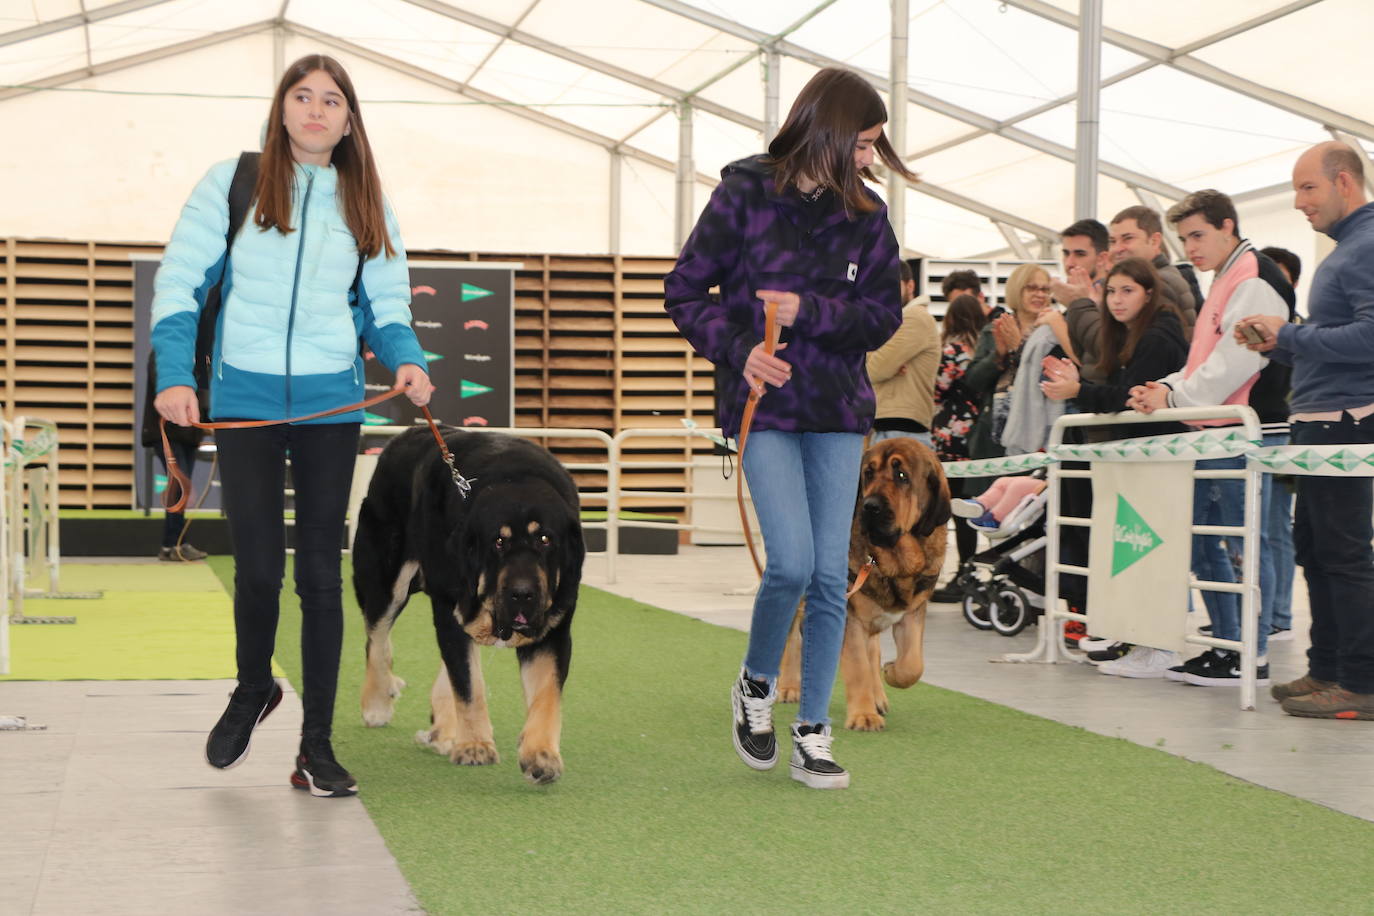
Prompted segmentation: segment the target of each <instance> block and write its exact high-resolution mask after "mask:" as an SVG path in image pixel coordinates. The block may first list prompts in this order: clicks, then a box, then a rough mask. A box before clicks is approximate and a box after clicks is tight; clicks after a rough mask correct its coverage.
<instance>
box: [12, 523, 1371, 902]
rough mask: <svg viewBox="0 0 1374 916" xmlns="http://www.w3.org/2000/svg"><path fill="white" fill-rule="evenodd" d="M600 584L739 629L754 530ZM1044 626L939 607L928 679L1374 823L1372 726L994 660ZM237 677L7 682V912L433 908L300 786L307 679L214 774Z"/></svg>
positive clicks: (337, 805) (369, 841)
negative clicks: (1007, 626) (13, 725)
mask: <svg viewBox="0 0 1374 916" xmlns="http://www.w3.org/2000/svg"><path fill="white" fill-rule="evenodd" d="M951 568H952V567H951ZM584 581H585V582H586V583H587V584H589V585H593V586H597V587H601V588H605V589H607V590H609V591H612V592H614V593H616V594H620V595H624V596H626V597H630V598H634V599H636V600H640V601H644V602H646V603H648V604H653V605H656V606H658V607H665V608H667V609H668V610H671V611H675V612H678V613H683V614H688V615H691V616H693V617H697V618H699V619H702V620H705V621H708V622H710V623H714V624H718V625H720V626H728V627H734V628H736V629H740V630H747V629H748V625H749V613H750V608H751V607H752V602H753V588H754V585H755V577H754V571H753V568H752V566H751V565H750V562H749V558H748V554H747V553H746V552H745V550H744V549H743V548H742V547H690V546H689V547H683V548H682V549H681V551H680V553H679V554H678V555H677V556H622V557H620V558H619V562H618V568H617V576H616V581H615V582H614V583H610V582H608V581H607V575H606V563H605V560H604V558H602V557H592V558H589V559H588V561H587V566H586V574H585V576H584ZM1299 593H1300V596H1299V600H1298V605H1299V607H1298V608H1297V617H1298V619H1297V627H1296V629H1297V630H1298V631H1299V632H1300V634H1305V632H1306V624H1307V615H1306V608H1305V606H1304V604H1303V601H1302V599H1301V593H1302V586H1301V583H1300V582H1299ZM1034 639H1035V629H1034V628H1031V629H1029V630H1027V631H1026V632H1025V633H1022V634H1020V635H1019V636H1016V637H1013V638H1010V639H1008V638H1004V637H1001V636H998V635H996V634H995V633H991V632H980V631H977V630H974V629H973V628H971V627H970V626H969V625H968V624H967V623H965V622H964V619H963V616H962V615H961V614H960V613H959V612H958V610H957V609H956V608H954V607H953V606H933V608H932V611H931V614H930V619H929V623H928V626H927V629H926V659H927V667H926V677H925V680H926V681H927V682H928V683H931V684H934V685H936V686H939V687H945V688H949V689H952V690H957V691H960V692H963V693H967V694H970V695H973V696H977V697H981V698H983V699H986V700H989V701H992V702H995V703H1000V704H1003V705H1006V706H1010V707H1012V708H1015V709H1020V710H1024V711H1026V712H1029V713H1033V714H1035V715H1040V716H1044V717H1046V718H1049V719H1052V720H1055V721H1059V722H1064V723H1066V724H1069V725H1076V726H1081V727H1083V728H1085V729H1088V730H1090V731H1094V732H1098V733H1100V734H1104V735H1110V736H1114V737H1121V738H1125V739H1127V740H1130V741H1134V742H1136V743H1138V744H1141V745H1144V746H1147V747H1151V748H1156V749H1158V750H1161V751H1164V752H1167V753H1171V754H1176V755H1179V756H1182V757H1186V758H1188V759H1191V760H1196V761H1200V762H1202V763H1205V764H1208V765H1211V766H1214V767H1216V768H1217V769H1219V770H1222V771H1224V772H1227V773H1231V774H1233V775H1235V776H1238V777H1240V778H1242V779H1246V780H1249V781H1251V782H1254V783H1257V784H1259V785H1263V786H1267V787H1270V788H1273V789H1276V790H1278V791H1281V792H1286V793H1289V794H1292V795H1295V796H1298V797H1301V798H1305V799H1309V800H1311V801H1313V802H1317V803H1319V804H1323V805H1327V806H1329V807H1331V808H1334V809H1336V810H1339V811H1344V812H1346V813H1348V814H1351V815H1354V816H1357V817H1362V818H1366V819H1370V820H1374V767H1370V766H1369V761H1370V759H1372V755H1374V723H1367V722H1335V721H1322V720H1307V719H1296V718H1293V717H1291V716H1286V715H1284V714H1283V713H1282V712H1281V711H1280V710H1279V708H1278V705H1277V704H1275V703H1273V702H1272V701H1270V700H1269V699H1268V697H1267V693H1265V692H1264V691H1261V699H1260V703H1259V708H1258V709H1256V710H1254V711H1250V712H1244V711H1241V710H1240V709H1239V706H1238V697H1237V695H1236V691H1235V690H1234V689H1229V688H1217V689H1206V688H1200V687H1189V686H1186V685H1183V684H1178V683H1174V682H1170V681H1158V680H1153V681H1142V680H1125V679H1121V678H1113V677H1104V676H1102V675H1099V674H1098V673H1097V672H1096V670H1095V669H1093V668H1090V667H1088V666H1086V665H1082V664H1074V663H1064V664H1057V665H1038V664H1004V663H997V662H996V661H994V660H995V659H1000V657H1001V655H1002V654H1003V653H1006V652H1012V651H1028V650H1029V649H1030V648H1031V647H1032V644H1033V641H1034ZM1305 649H1306V643H1305V639H1304V637H1303V636H1302V635H1299V637H1298V638H1297V639H1295V640H1294V641H1292V642H1282V643H1275V644H1274V645H1273V646H1272V647H1271V651H1270V664H1271V667H1272V669H1273V675H1274V677H1275V678H1276V679H1287V678H1290V677H1296V676H1298V675H1299V674H1301V673H1302V672H1303V671H1304V670H1305V665H1304V651H1305ZM887 651H888V652H889V653H890V652H891V646H890V645H889V646H888V649H887ZM231 687H232V684H231V683H230V682H228V681H64V682H23V681H19V682H4V683H0V715H6V714H8V715H23V716H25V717H27V719H28V721H29V722H30V724H41V725H46V726H47V728H46V730H42V731H0V862H3V863H4V866H3V867H2V868H0V914H5V916H10V914H15V916H22V914H33V916H69V914H94V916H107V914H108V916H116V914H140V916H142V914H147V913H158V912H177V913H188V914H196V916H201V914H205V916H221V914H223V916H243V914H279V913H330V914H341V916H351V914H358V916H377V914H382V916H385V914H393V913H418V912H421V910H420V907H419V905H418V904H417V903H416V901H415V899H414V897H413V895H412V894H411V892H410V889H409V887H408V886H407V884H406V882H405V880H404V878H403V877H402V876H401V873H400V870H399V869H398V867H397V865H396V862H395V860H394V859H393V858H392V857H391V854H390V853H389V852H388V851H387V849H386V846H385V844H384V843H383V842H382V839H381V836H380V835H379V834H378V832H377V830H376V827H375V826H374V825H373V823H372V821H371V820H370V819H369V817H368V816H367V812H366V811H365V809H364V808H363V806H362V804H361V803H360V801H359V800H358V799H356V798H353V799H316V798H311V797H309V796H308V795H306V794H305V793H302V792H296V791H293V790H291V789H289V788H287V783H286V778H287V775H288V773H289V772H290V768H291V760H292V758H293V756H294V754H295V746H296V741H297V732H298V723H299V722H300V703H299V699H298V698H297V697H296V695H295V694H294V693H293V692H290V691H289V690H288V692H287V694H286V698H285V699H284V701H283V703H282V706H281V708H280V709H278V710H277V711H276V712H275V713H274V714H273V716H272V717H271V718H269V719H268V720H267V721H266V722H265V723H264V724H263V726H262V727H261V728H260V729H259V730H258V732H257V733H256V735H255V739H254V745H253V751H252V754H251V755H250V756H249V758H248V759H247V760H246V761H245V762H244V763H243V764H241V765H240V766H238V767H236V768H234V769H232V770H227V771H217V770H213V769H211V768H210V767H209V766H208V765H207V764H206V763H205V762H204V757H203V747H204V741H205V734H206V731H207V730H208V728H209V726H210V725H211V724H212V723H213V722H214V721H215V719H216V718H217V717H218V715H219V713H220V711H221V710H222V709H223V707H224V703H225V698H226V695H227V694H228V692H229V690H230V689H231ZM841 740H842V739H841ZM363 791H364V792H366V785H364V786H363Z"/></svg>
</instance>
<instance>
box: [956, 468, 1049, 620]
mask: <svg viewBox="0 0 1374 916" xmlns="http://www.w3.org/2000/svg"><path fill="white" fill-rule="evenodd" d="M1048 499H1049V491H1048V489H1042V490H1041V491H1040V492H1039V493H1034V494H1031V495H1028V496H1026V497H1025V498H1023V499H1022V500H1021V502H1020V503H1018V504H1017V506H1016V508H1015V509H1013V510H1012V511H1011V512H1010V513H1008V514H1007V516H1006V518H1004V519H1003V520H1002V523H1001V525H1000V526H999V527H998V528H996V529H988V528H979V529H978V530H979V531H982V532H983V533H984V534H985V535H987V537H988V538H989V539H990V540H991V541H992V546H991V547H989V548H988V549H987V550H984V551H982V552H981V553H978V554H975V555H974V556H973V557H972V558H970V559H969V560H967V561H965V563H964V564H963V565H962V566H960V567H959V572H958V573H957V574H956V576H955V579H954V585H955V587H956V588H959V589H961V590H962V591H963V593H964V598H963V602H962V605H963V612H964V619H965V620H967V621H968V622H969V623H970V624H971V625H973V626H974V627H975V628H977V629H979V630H996V631H997V632H998V633H1001V634H1002V635H1003V636H1015V635H1016V634H1017V633H1020V632H1021V631H1022V630H1024V629H1025V628H1026V627H1027V626H1028V625H1029V624H1031V623H1032V622H1034V621H1035V620H1036V619H1037V618H1038V617H1039V616H1040V615H1041V614H1042V613H1043V612H1044V608H1045V545H1046V543H1047V541H1048V538H1047V537H1046V536H1045V504H1046V502H1047V501H1048Z"/></svg>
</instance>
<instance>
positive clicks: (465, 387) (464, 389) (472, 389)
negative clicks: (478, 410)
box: [460, 379, 491, 398]
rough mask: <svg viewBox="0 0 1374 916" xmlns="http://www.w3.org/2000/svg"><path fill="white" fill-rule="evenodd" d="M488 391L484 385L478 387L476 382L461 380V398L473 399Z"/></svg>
mask: <svg viewBox="0 0 1374 916" xmlns="http://www.w3.org/2000/svg"><path fill="white" fill-rule="evenodd" d="M490 390H491V389H490V388H488V387H487V386H486V385H479V384H478V383H477V382H470V381H468V380H467V379H463V384H462V386H461V388H460V391H461V396H462V397H465V398H475V397H477V395H479V394H486V393H487V392H488V391H490Z"/></svg>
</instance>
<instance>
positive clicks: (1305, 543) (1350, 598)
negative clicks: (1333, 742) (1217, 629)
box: [1293, 413, 1374, 693]
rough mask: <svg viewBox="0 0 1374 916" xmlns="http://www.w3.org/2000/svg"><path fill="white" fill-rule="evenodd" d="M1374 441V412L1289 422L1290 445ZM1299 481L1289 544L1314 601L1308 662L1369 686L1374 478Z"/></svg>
mask: <svg viewBox="0 0 1374 916" xmlns="http://www.w3.org/2000/svg"><path fill="white" fill-rule="evenodd" d="M1370 442H1374V417H1366V418H1365V419H1364V420H1363V421H1357V420H1355V419H1353V418H1352V417H1351V416H1350V414H1348V413H1346V414H1342V415H1341V420H1340V421H1339V422H1334V423H1294V424H1293V444H1294V445H1335V444H1367V443H1370ZM1297 481H1298V504H1297V510H1296V512H1295V514H1294V519H1293V547H1294V552H1295V553H1296V555H1297V562H1298V565H1299V566H1301V567H1302V568H1303V574H1304V575H1305V577H1306V578H1307V596H1308V601H1309V603H1310V605H1311V608H1312V648H1310V649H1308V650H1307V661H1308V668H1309V669H1310V671H1311V674H1312V676H1313V677H1315V678H1320V679H1321V680H1324V681H1337V682H1338V683H1340V685H1341V686H1342V687H1344V688H1345V689H1347V690H1351V691H1354V692H1355V693H1374V547H1371V546H1370V540H1371V538H1374V523H1371V520H1370V513H1371V511H1372V510H1374V485H1372V483H1374V482H1371V480H1370V478H1368V477H1308V476H1305V475H1304V476H1300V477H1298V478H1297Z"/></svg>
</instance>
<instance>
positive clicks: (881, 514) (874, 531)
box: [859, 494, 900, 547]
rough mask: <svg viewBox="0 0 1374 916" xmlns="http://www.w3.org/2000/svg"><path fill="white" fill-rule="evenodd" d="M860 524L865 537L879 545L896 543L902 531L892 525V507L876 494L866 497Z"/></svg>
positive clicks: (886, 545)
mask: <svg viewBox="0 0 1374 916" xmlns="http://www.w3.org/2000/svg"><path fill="white" fill-rule="evenodd" d="M859 526H860V527H861V528H862V529H863V533H864V537H866V538H868V540H869V541H870V542H871V543H872V544H874V545H875V546H878V547H892V546H894V545H896V543H897V538H898V536H899V535H900V532H899V531H897V530H896V529H895V528H893V526H892V507H891V506H889V505H888V504H887V500H885V499H883V498H882V497H881V496H879V495H876V494H874V495H873V496H866V497H864V501H863V509H862V511H861V512H860V514H859Z"/></svg>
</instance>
